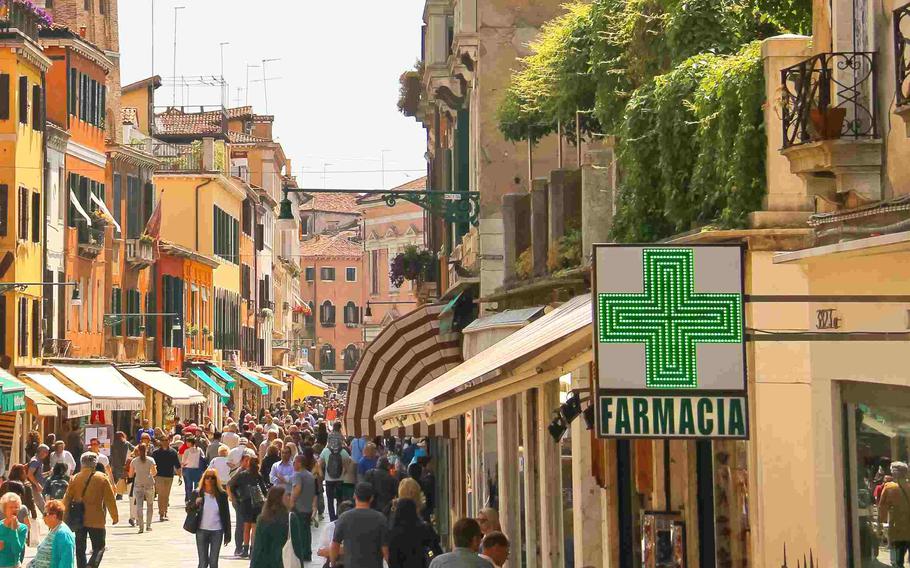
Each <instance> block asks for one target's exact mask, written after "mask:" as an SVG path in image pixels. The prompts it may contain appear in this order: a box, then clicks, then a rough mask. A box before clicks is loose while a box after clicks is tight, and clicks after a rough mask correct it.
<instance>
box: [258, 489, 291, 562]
mask: <svg viewBox="0 0 910 568" xmlns="http://www.w3.org/2000/svg"><path fill="white" fill-rule="evenodd" d="M284 497H285V491H284V486H283V485H276V486H275V487H272V488H271V489H269V493H268V497H267V498H266V500H265V505H264V506H263V507H262V513H261V514H260V515H259V518H258V519H257V520H256V536H255V538H254V539H253V551H252V553H251V554H250V568H281V566H282V565H283V561H282V552H283V549H284V545H285V544H286V543H287V541H288V538H289V537H290V524H289V512H288V508H287V507H286V506H285V504H284V501H285V500H284ZM292 544H293V541H292Z"/></svg>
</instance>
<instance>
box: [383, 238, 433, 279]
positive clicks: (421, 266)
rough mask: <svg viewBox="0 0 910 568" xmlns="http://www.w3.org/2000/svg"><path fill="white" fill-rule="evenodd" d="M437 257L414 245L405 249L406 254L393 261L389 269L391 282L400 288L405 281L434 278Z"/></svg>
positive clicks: (399, 255)
mask: <svg viewBox="0 0 910 568" xmlns="http://www.w3.org/2000/svg"><path fill="white" fill-rule="evenodd" d="M435 269H436V257H435V256H434V255H433V253H431V252H430V251H428V250H421V249H418V248H417V247H416V246H414V245H409V246H407V247H405V249H404V252H402V253H399V254H398V256H396V257H395V258H394V259H392V265H391V267H390V268H389V281H390V282H391V283H392V286H394V287H396V288H399V287H401V285H402V284H403V283H404V281H405V280H411V281H418V282H420V281H425V280H428V279H430V278H432V277H433V276H434V273H435Z"/></svg>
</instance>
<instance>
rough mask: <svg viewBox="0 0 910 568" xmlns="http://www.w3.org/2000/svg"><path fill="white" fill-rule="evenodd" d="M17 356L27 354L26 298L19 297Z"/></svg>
mask: <svg viewBox="0 0 910 568" xmlns="http://www.w3.org/2000/svg"><path fill="white" fill-rule="evenodd" d="M17 355H18V356H19V357H26V356H28V298H19V352H18V353H17Z"/></svg>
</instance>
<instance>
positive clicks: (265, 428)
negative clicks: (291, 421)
mask: <svg viewBox="0 0 910 568" xmlns="http://www.w3.org/2000/svg"><path fill="white" fill-rule="evenodd" d="M278 429H279V426H278V424H275V423H274V422H272V423H271V424H266V425H265V426H263V427H262V431H263V432H265V433H269V432H274V433H276V434H277V433H278Z"/></svg>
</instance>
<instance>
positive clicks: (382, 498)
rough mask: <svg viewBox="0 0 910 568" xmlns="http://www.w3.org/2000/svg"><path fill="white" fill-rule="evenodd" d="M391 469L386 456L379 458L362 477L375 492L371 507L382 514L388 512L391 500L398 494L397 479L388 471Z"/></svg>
mask: <svg viewBox="0 0 910 568" xmlns="http://www.w3.org/2000/svg"><path fill="white" fill-rule="evenodd" d="M391 469H392V466H391V465H389V459H388V458H379V461H378V462H376V467H375V468H373V469H371V470H370V471H368V472H367V474H366V476H365V477H364V481H366V482H367V483H369V484H370V485H372V486H373V491H374V492H375V493H376V497H375V498H374V499H373V508H374V509H376V510H377V511H379V512H381V513H383V514H384V515H388V514H389V508H390V507H391V505H392V500H393V499H394V498H395V496H396V495H397V494H398V480H397V479H395V478H394V477H392V474H391V473H390V471H389V470H391Z"/></svg>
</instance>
